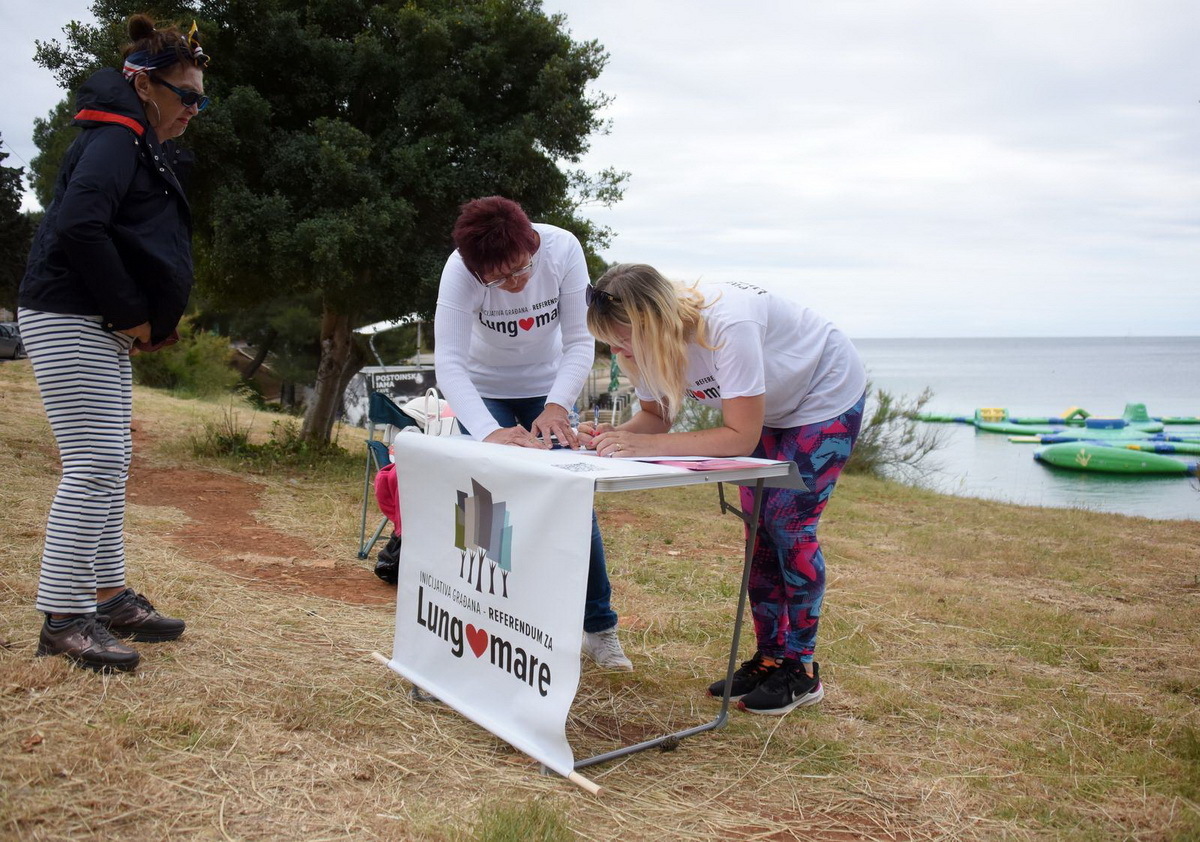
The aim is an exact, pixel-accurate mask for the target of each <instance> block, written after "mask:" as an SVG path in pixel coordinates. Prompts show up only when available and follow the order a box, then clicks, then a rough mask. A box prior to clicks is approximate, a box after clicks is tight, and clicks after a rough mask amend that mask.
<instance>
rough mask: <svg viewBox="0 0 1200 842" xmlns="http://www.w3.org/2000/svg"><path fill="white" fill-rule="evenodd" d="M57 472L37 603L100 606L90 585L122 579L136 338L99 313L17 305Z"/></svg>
mask: <svg viewBox="0 0 1200 842" xmlns="http://www.w3.org/2000/svg"><path fill="white" fill-rule="evenodd" d="M17 318H18V320H19V322H20V326H21V339H22V340H23V341H24V343H25V350H26V352H27V353H28V354H29V359H30V362H32V363H33V373H34V376H35V377H36V378H37V384H38V389H39V390H40V391H41V393H42V404H43V405H44V406H45V408H46V415H47V417H48V418H49V419H50V429H51V430H52V431H53V432H54V438H55V440H56V441H57V442H58V451H59V457H60V459H61V460H62V480H61V481H60V482H59V484H58V491H57V492H56V493H55V495H54V502H53V503H52V504H51V506H50V518H49V521H48V522H47V524H46V542H45V546H44V548H43V551H42V569H41V577H40V579H39V581H38V594H37V608H38V610H39V611H45V612H53V613H57V614H87V613H91V612H93V611H95V610H96V589H97V588H117V587H122V586H123V585H124V584H125V536H124V527H125V481H126V479H127V477H128V476H129V461H130V458H131V457H132V455H133V439H132V436H131V435H130V431H129V424H130V422H131V420H132V416H133V370H132V367H131V366H130V363H129V349H130V347H132V345H133V338H132V337H129V336H125V335H124V334H113V333H107V332H106V331H104V330H103V329H102V328H101V327H100V323H101V319H100V317H99V316H74V315H63V314H59V313H43V312H39V311H37V310H28V309H25V308H21V310H20V311H19V313H18V316H17Z"/></svg>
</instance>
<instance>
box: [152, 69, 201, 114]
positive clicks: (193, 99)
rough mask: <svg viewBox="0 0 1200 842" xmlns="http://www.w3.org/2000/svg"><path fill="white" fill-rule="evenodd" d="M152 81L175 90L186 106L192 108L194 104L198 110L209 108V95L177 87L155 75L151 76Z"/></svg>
mask: <svg viewBox="0 0 1200 842" xmlns="http://www.w3.org/2000/svg"><path fill="white" fill-rule="evenodd" d="M147 75H149V74H147ZM150 81H151V82H153V83H154V84H156V85H162V86H163V87H164V88H169V89H170V90H172V91H174V93H175V95H176V96H177V97H179V101H180V102H182V103H183V105H184V107H185V108H191V107H192V106H193V105H194V106H196V111H203V110H204V109H205V108H208V97H206V96H205V95H204V94H200V93H196V92H195V91H185V90H184V89H183V88H177V87H175V86H174V85H172V84H171V83H170V82H164V81H163V80H162V79H156V78H154V77H153V76H150Z"/></svg>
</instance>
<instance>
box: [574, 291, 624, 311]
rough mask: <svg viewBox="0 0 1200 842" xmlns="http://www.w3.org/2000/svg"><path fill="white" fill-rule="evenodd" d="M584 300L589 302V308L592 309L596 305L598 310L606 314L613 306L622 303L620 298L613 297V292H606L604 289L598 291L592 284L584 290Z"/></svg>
mask: <svg viewBox="0 0 1200 842" xmlns="http://www.w3.org/2000/svg"><path fill="white" fill-rule="evenodd" d="M583 298H584V301H586V302H587V306H589V307H591V306H593V305H595V307H596V309H597V310H598V311H600V312H604V311H605V310H607V309H608V308H609V306H611V305H613V304H620V303H621V298H620V296H617V295H613V294H612V293H611V292H605V291H604V290H602V289H596V287H594V286H592V285H591V284H588V285H587V286H586V287H584V288H583Z"/></svg>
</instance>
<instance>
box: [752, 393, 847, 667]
mask: <svg viewBox="0 0 1200 842" xmlns="http://www.w3.org/2000/svg"><path fill="white" fill-rule="evenodd" d="M865 400H866V396H865V395H864V396H863V397H861V398H859V399H858V403H856V404H855V405H854V406H853V407H851V408H850V409H849V410H847V411H846V412H844V413H843V414H841V415H839V416H838V417H836V418H832V419H830V420H829V421H822V422H820V423H817V424H805V425H803V426H800V427H789V428H786V429H778V428H775V427H763V432H762V439H761V441H760V442H759V444H758V447H757V448H756V449H755V451H754V453H753V454H752V455H753V456H757V457H759V458H762V459H788V460H791V461H793V462H795V463H796V467H797V468H798V469H799V472H800V478H801V480H803V484H804V487H803V488H799V489H791V488H767V489H764V491H763V503H762V515H761V517H760V518H759V522H758V537H757V540H756V541H755V545H754V559H753V561H751V563H750V591H749V597H750V612H751V613H752V614H753V615H754V631H755V634H756V636H757V638H758V651H760V652H762V653H763V654H764V655H767V656H769V657H773V658H795V659H796V660H799V661H811V660H812V659H813V649H814V648H815V646H816V640H817V623H818V622H819V620H820V618H821V603H822V602H823V600H824V598H825V557H824V556H823V555H822V554H821V545H820V544H819V543H818V542H817V521H819V520H820V519H821V512H823V511H824V510H825V503H826V502H827V501H828V500H829V495H830V494H832V493H833V486H834V484H835V483H836V482H837V478H838V476H840V475H841V473H842V468H843V467H845V465H846V460H847V459H849V458H850V451H851V450H852V449H853V448H854V442H855V441H856V440H857V439H858V431H859V427H860V426H861V425H862V414H863V404H864V402H865ZM741 502H742V509H743V510H744V511H747V512H749V511H751V506H752V505H753V502H754V501H753V489H751V488H747V487H744V486H743V488H742V490H741Z"/></svg>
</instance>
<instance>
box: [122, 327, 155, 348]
mask: <svg viewBox="0 0 1200 842" xmlns="http://www.w3.org/2000/svg"><path fill="white" fill-rule="evenodd" d="M117 333H123V334H125V335H126V336H132V337H133V338H134V339H135V340H136V341H138V342H141V343H143V344H149V342H150V322H142V323H141V324H140V325H138V326H137V327H127V328H125V329H124V330H118V331H117Z"/></svg>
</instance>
